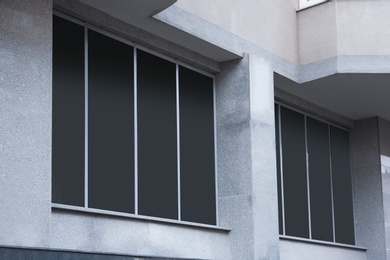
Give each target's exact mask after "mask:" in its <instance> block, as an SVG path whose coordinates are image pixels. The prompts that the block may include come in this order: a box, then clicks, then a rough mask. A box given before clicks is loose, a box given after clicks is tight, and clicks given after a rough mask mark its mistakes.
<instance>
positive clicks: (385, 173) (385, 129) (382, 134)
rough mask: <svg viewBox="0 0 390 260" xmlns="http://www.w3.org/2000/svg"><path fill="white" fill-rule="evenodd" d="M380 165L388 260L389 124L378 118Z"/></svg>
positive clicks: (389, 233) (389, 252) (389, 202)
mask: <svg viewBox="0 0 390 260" xmlns="http://www.w3.org/2000/svg"><path fill="white" fill-rule="evenodd" d="M378 123H379V144H380V164H381V172H382V193H383V210H384V218H385V235H386V256H387V258H386V259H390V122H389V121H387V120H384V119H382V118H379V121H378Z"/></svg>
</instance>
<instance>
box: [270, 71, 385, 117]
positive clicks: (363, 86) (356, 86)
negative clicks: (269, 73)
mask: <svg viewBox="0 0 390 260" xmlns="http://www.w3.org/2000/svg"><path fill="white" fill-rule="evenodd" d="M274 85H275V87H276V88H279V89H281V90H283V91H285V92H288V93H290V94H292V95H294V96H297V97H299V98H301V99H303V100H307V101H309V102H311V103H314V104H316V105H318V106H321V107H323V108H326V109H328V110H330V111H333V112H335V113H337V114H340V115H342V116H345V117H347V118H350V119H353V120H358V119H364V118H368V117H375V116H379V117H381V118H384V119H386V120H389V121H390V109H389V108H390V106H389V97H390V73H337V74H333V75H330V76H327V77H324V78H320V79H316V80H313V81H308V82H305V83H302V84H299V83H296V82H294V81H292V80H290V79H287V78H285V77H283V76H281V75H279V74H277V73H275V78H274Z"/></svg>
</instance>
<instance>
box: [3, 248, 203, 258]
mask: <svg viewBox="0 0 390 260" xmlns="http://www.w3.org/2000/svg"><path fill="white" fill-rule="evenodd" d="M0 259H7V260H25V259H29V260H53V259H56V260H76V259H77V260H78V259H80V260H202V259H187V258H185V259H184V258H166V257H165V258H164V257H147V256H127V255H116V254H97V253H88V252H71V251H61V250H52V249H41V248H17V247H2V246H0Z"/></svg>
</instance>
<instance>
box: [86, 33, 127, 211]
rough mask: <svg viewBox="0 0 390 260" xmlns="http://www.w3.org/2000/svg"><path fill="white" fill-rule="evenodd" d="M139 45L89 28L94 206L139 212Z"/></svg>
mask: <svg viewBox="0 0 390 260" xmlns="http://www.w3.org/2000/svg"><path fill="white" fill-rule="evenodd" d="M133 62H134V61H133V48H132V47H131V46H129V45H126V44H124V43H122V42H119V41H117V40H114V39H112V38H110V37H107V36H104V35H102V34H100V33H97V32H95V31H92V30H89V31H88V79H89V85H88V191H89V195H88V198H89V207H91V208H99V209H106V210H115V211H121V212H127V213H134V78H133V74H134V72H133Z"/></svg>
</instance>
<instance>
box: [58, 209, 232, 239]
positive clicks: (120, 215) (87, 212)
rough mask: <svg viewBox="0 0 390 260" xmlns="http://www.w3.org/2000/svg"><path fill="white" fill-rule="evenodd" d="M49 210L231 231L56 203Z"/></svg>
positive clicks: (224, 229) (211, 226) (204, 225)
mask: <svg viewBox="0 0 390 260" xmlns="http://www.w3.org/2000/svg"><path fill="white" fill-rule="evenodd" d="M51 208H52V211H56V212H60V211H76V212H83V213H86V214H98V215H105V216H113V217H122V218H129V219H134V220H141V221H149V222H158V223H161V224H172V225H178V226H188V227H194V228H202V229H208V230H215V231H220V232H225V233H229V232H230V231H231V229H229V228H225V227H220V226H213V225H207V224H199V223H192V222H187V221H179V220H172V219H164V218H158V217H149V216H141V215H135V214H129V213H122V212H115V211H110V210H101V209H92V208H84V207H77V206H69V205H62V204H57V203H52V204H51Z"/></svg>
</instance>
